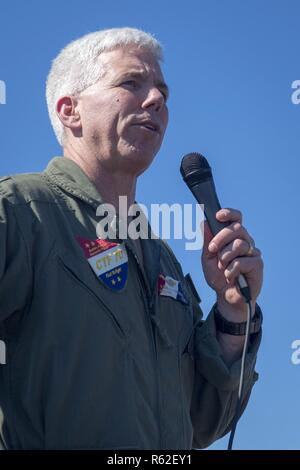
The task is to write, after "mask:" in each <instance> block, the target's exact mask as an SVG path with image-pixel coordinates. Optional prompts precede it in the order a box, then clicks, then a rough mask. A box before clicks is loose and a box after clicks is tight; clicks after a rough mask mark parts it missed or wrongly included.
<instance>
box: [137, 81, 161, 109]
mask: <svg viewBox="0 0 300 470" xmlns="http://www.w3.org/2000/svg"><path fill="white" fill-rule="evenodd" d="M164 105H165V97H164V95H163V93H162V92H161V91H160V90H159V89H158V88H157V87H155V86H153V87H151V88H150V89H149V90H148V93H147V96H146V97H145V99H144V101H143V103H142V108H143V109H147V108H149V107H153V109H154V110H155V111H157V112H159V111H161V109H162V108H163V107H164Z"/></svg>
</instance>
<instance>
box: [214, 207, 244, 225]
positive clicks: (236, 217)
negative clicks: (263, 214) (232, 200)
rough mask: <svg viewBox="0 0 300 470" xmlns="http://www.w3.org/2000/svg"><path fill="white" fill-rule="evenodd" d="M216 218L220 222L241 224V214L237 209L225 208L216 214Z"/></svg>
mask: <svg viewBox="0 0 300 470" xmlns="http://www.w3.org/2000/svg"><path fill="white" fill-rule="evenodd" d="M216 218H217V219H218V220H219V221H220V222H239V223H240V224H242V221H243V214H242V213H241V211H239V210H237V209H232V208H229V207H226V208H223V209H220V210H219V211H218V212H217V213H216Z"/></svg>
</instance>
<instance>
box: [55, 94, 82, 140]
mask: <svg viewBox="0 0 300 470" xmlns="http://www.w3.org/2000/svg"><path fill="white" fill-rule="evenodd" d="M56 113H57V116H58V117H59V119H60V121H61V123H62V124H63V125H64V126H65V127H68V128H69V129H71V130H72V131H73V132H75V133H76V131H78V130H80V129H81V119H80V114H79V110H78V100H77V98H76V97H75V96H63V97H61V98H59V100H58V101H57V103H56Z"/></svg>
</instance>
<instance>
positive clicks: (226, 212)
mask: <svg viewBox="0 0 300 470" xmlns="http://www.w3.org/2000/svg"><path fill="white" fill-rule="evenodd" d="M220 215H221V217H226V216H227V215H228V211H227V210H226V209H222V210H221V212H220Z"/></svg>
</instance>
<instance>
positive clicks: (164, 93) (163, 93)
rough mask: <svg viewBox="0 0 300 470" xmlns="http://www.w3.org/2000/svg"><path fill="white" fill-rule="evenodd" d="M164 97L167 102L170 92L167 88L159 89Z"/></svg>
mask: <svg viewBox="0 0 300 470" xmlns="http://www.w3.org/2000/svg"><path fill="white" fill-rule="evenodd" d="M159 91H160V92H161V94H162V95H163V97H164V100H165V103H166V102H167V101H168V93H167V92H166V91H165V90H159Z"/></svg>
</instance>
